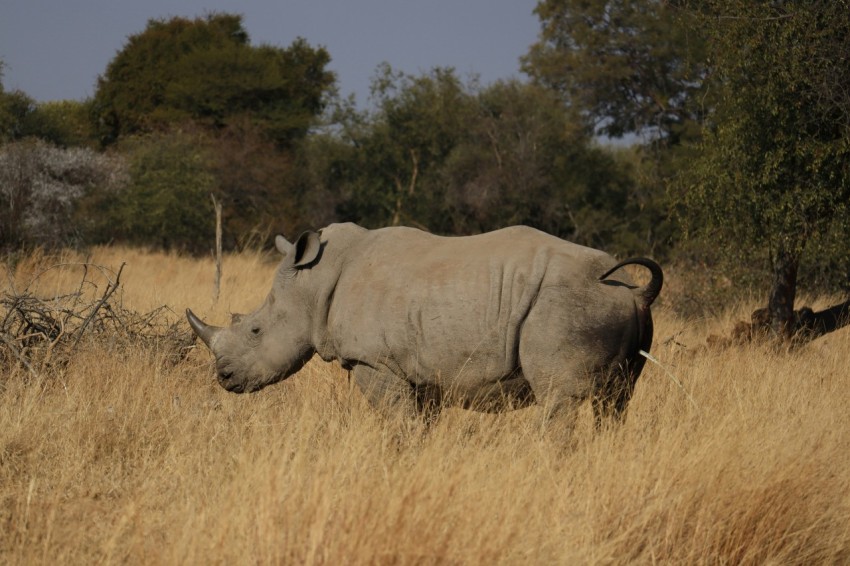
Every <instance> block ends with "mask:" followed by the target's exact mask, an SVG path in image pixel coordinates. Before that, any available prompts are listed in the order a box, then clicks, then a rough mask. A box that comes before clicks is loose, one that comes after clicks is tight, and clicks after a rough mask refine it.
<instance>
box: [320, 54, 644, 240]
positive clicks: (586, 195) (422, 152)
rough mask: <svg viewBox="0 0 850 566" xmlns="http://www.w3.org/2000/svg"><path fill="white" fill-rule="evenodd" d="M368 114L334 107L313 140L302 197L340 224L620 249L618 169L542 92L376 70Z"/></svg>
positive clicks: (625, 208) (622, 199)
mask: <svg viewBox="0 0 850 566" xmlns="http://www.w3.org/2000/svg"><path fill="white" fill-rule="evenodd" d="M374 95H375V99H376V101H377V104H376V108H375V111H374V112H372V113H361V112H357V111H356V110H354V109H353V108H352V107H351V106H344V107H343V108H342V112H341V114H340V116H339V120H340V127H339V128H338V129H332V130H331V131H329V132H326V133H324V134H322V135H314V136H312V137H311V140H310V143H309V144H308V146H307V147H308V152H309V154H310V155H311V158H310V162H311V163H312V167H311V169H310V176H309V178H308V183H309V185H310V186H311V190H310V191H309V192H310V193H311V194H322V195H336V199H333V198H331V199H328V198H326V197H322V198H323V200H325V201H327V200H335V203H336V206H337V212H338V214H339V216H340V217H341V218H342V219H344V220H354V221H357V222H360V223H363V224H365V225H367V226H381V225H387V224H396V223H400V224H407V225H414V226H421V227H424V228H427V229H429V230H431V231H434V232H438V233H443V234H470V233H478V232H482V231H487V230H492V229H496V228H500V227H503V226H505V225H509V224H529V225H532V226H535V227H538V228H541V229H543V230H546V231H548V232H550V233H553V234H557V235H559V236H563V237H566V238H570V239H572V240H574V241H578V242H581V243H585V244H588V245H596V246H604V247H608V248H609V249H612V250H616V251H620V250H623V249H629V250H630V249H632V246H633V245H634V242H630V243H627V241H628V240H629V237H628V236H626V234H628V233H629V231H630V230H629V228H628V226H629V224H630V222H631V219H632V218H634V217H635V216H634V215H633V214H631V212H632V208H633V206H634V201H633V200H632V198H631V197H632V194H633V184H632V183H631V179H630V177H629V175H628V168H627V167H625V166H624V165H623V162H622V161H618V160H617V159H615V157H614V156H613V155H612V154H611V153H610V152H607V151H605V150H603V149H601V148H599V147H595V146H593V145H592V141H591V139H590V137H589V136H588V135H587V133H586V130H585V129H584V128H583V127H582V125H581V123H580V121H579V120H578V119H576V118H575V117H574V116H571V115H570V113H569V112H567V111H566V110H565V108H564V106H563V104H562V103H561V101H560V100H559V98H558V97H556V96H554V95H553V94H552V93H551V92H550V91H549V90H547V89H544V88H541V87H538V86H535V85H528V84H522V83H519V82H517V81H508V82H500V83H496V84H494V85H491V86H489V87H486V88H480V87H477V86H476V85H474V84H464V83H463V82H462V81H460V80H459V79H458V78H457V76H456V74H455V73H454V72H453V71H452V70H451V69H436V70H434V71H432V72H431V73H427V74H423V75H420V76H416V77H411V76H407V75H404V74H401V73H395V72H393V71H392V70H391V69H389V68H388V67H384V68H383V69H382V71H381V73H380V74H379V75H378V77H377V78H376V81H375V83H374Z"/></svg>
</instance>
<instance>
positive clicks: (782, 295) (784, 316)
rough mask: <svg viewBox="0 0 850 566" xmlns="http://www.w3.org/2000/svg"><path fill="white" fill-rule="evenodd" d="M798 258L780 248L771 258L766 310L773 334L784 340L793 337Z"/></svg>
mask: <svg viewBox="0 0 850 566" xmlns="http://www.w3.org/2000/svg"><path fill="white" fill-rule="evenodd" d="M799 263H800V260H799V258H798V257H797V256H796V255H795V254H793V253H791V252H789V251H787V250H785V249H784V248H780V249H779V251H778V252H777V253H776V256H775V257H774V258H773V282H772V285H771V288H770V299H769V301H768V303H767V308H768V310H769V311H770V328H771V331H772V332H773V334H774V335H775V336H777V337H779V338H783V339H785V340H788V339H790V338H791V337H792V336H793V335H794V330H795V328H794V326H795V325H794V297H795V295H796V294H797V266H798V265H799Z"/></svg>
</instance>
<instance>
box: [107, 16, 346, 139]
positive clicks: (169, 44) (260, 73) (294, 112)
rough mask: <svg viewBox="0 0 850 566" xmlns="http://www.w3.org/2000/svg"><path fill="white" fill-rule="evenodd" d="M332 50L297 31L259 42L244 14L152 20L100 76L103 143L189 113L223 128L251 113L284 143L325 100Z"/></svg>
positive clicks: (156, 127) (331, 79)
mask: <svg viewBox="0 0 850 566" xmlns="http://www.w3.org/2000/svg"><path fill="white" fill-rule="evenodd" d="M329 61H330V56H329V55H328V53H327V51H326V50H325V49H323V48H312V47H310V46H309V45H308V44H307V43H306V42H305V41H304V40H303V39H298V40H296V41H295V42H293V43H292V45H290V46H289V47H288V48H286V49H282V48H278V47H272V46H269V45H262V46H259V47H254V46H251V45H250V44H249V38H248V34H247V32H246V31H245V29H244V28H243V26H242V17H241V16H238V15H232V14H212V15H209V16H207V17H205V18H198V19H194V20H188V19H184V18H171V19H169V20H151V21H149V22H148V25H147V27H146V28H145V30H144V31H143V32H142V33H139V34H136V35H132V36H130V38H129V39H128V41H127V44H126V45H125V46H124V48H123V49H122V50H121V51H120V52H119V53H118V54H117V55H116V56H115V58H114V59H113V60H112V61H111V62H110V63H109V65H108V67H107V69H106V72H105V73H104V74H103V75H102V76H101V77H100V78H99V79H98V85H97V91H96V93H95V96H94V102H93V111H92V116H93V119H94V121H95V127H96V128H97V130H98V132H99V134H100V137H101V140H102V142H103V143H105V144H109V143H112V142H114V141H116V140H117V139H118V138H119V137H121V136H126V135H132V134H136V133H140V132H151V131H157V130H161V129H164V128H168V127H170V126H173V125H175V124H180V123H181V122H185V121H194V122H197V123H201V124H204V125H206V126H209V127H211V128H221V127H224V126H226V125H227V124H229V123H230V122H231V121H232V120H234V119H242V117H244V116H246V115H247V116H250V118H251V120H253V121H255V122H257V123H258V124H260V125H262V127H263V129H264V130H265V132H266V134H267V135H268V136H270V137H271V138H272V139H273V140H274V141H275V142H277V143H278V144H279V145H280V146H287V145H289V144H291V143H292V141H293V140H295V139H297V138H299V137H301V136H303V135H304V134H305V133H306V131H307V128H308V127H309V126H310V124H311V122H312V121H313V119H314V118H315V117H316V115H317V114H319V113H320V112H321V110H322V108H323V105H324V98H325V95H326V94H327V92H328V91H329V89H331V88H332V87H333V84H334V75H333V73H331V72H330V71H327V70H326V69H325V66H326V65H327V64H328V62H329Z"/></svg>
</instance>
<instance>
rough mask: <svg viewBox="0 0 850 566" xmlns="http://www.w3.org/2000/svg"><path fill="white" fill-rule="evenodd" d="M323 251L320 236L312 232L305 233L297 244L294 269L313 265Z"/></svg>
mask: <svg viewBox="0 0 850 566" xmlns="http://www.w3.org/2000/svg"><path fill="white" fill-rule="evenodd" d="M321 250H322V243H321V242H320V241H319V234H317V233H316V232H310V231H307V232H304V233H303V234H301V235H300V236H299V237H298V241H297V242H295V259H294V261H293V263H292V265H293V267H304V266H305V265H309V264H311V263H313V262H314V261H316V258H317V257H319V252H320V251H321Z"/></svg>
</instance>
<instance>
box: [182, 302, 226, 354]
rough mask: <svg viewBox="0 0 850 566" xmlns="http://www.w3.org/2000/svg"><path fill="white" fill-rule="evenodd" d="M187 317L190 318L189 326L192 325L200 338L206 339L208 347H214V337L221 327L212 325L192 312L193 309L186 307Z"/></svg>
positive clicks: (205, 342)
mask: <svg viewBox="0 0 850 566" xmlns="http://www.w3.org/2000/svg"><path fill="white" fill-rule="evenodd" d="M186 318H187V319H188V320H189V326H191V327H192V330H194V331H195V334H197V335H198V338H200V339H201V340H203V341H204V344H206V345H207V348H212V340H213V337H214V336H215V335H216V334H217V333H218V331H219V330H221V328H219V327H218V326H210V325H209V324H207V323H206V322H204V321H203V320H201V319H200V318H198V317H197V316H195V313H193V312H192V309H186Z"/></svg>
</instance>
